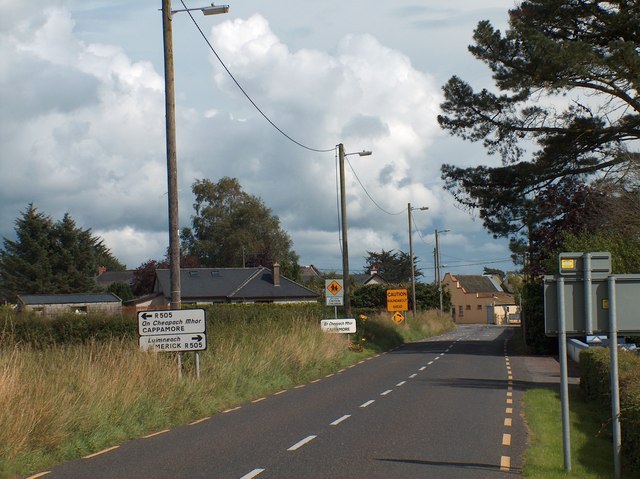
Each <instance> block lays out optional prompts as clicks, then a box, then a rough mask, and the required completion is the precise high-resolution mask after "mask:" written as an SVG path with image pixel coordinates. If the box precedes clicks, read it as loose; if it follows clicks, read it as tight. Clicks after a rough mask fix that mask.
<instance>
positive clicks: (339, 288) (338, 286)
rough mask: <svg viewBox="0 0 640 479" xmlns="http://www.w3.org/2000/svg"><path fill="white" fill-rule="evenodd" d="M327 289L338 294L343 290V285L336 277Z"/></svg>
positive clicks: (333, 293)
mask: <svg viewBox="0 0 640 479" xmlns="http://www.w3.org/2000/svg"><path fill="white" fill-rule="evenodd" d="M327 291H329V292H330V293H331V294H332V295H334V296H336V295H337V294H338V293H339V292H340V291H342V285H341V284H340V283H338V282H337V281H336V280H335V279H334V280H333V281H331V282H330V283H329V284H328V285H327Z"/></svg>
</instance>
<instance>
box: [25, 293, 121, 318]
mask: <svg viewBox="0 0 640 479" xmlns="http://www.w3.org/2000/svg"><path fill="white" fill-rule="evenodd" d="M18 309H19V310H20V311H32V312H34V313H36V314H40V315H42V316H44V317H51V316H56V315H59V314H63V313H75V314H88V313H97V312H102V313H107V314H120V313H121V312H122V300H121V299H120V298H119V297H118V296H116V295H115V294H113V293H82V294H81V293H75V294H21V295H18Z"/></svg>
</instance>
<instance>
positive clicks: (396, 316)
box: [391, 311, 404, 324]
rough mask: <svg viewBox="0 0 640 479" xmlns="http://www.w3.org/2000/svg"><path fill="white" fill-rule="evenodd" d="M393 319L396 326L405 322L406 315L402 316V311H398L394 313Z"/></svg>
mask: <svg viewBox="0 0 640 479" xmlns="http://www.w3.org/2000/svg"><path fill="white" fill-rule="evenodd" d="M391 319H392V320H393V322H395V323H396V324H400V323H401V322H402V321H404V314H402V313H401V312H400V311H396V312H395V313H393V316H391Z"/></svg>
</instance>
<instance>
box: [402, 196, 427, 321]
mask: <svg viewBox="0 0 640 479" xmlns="http://www.w3.org/2000/svg"><path fill="white" fill-rule="evenodd" d="M428 209H429V207H428V206H422V207H420V208H412V207H411V203H407V213H408V215H409V258H410V259H411V303H412V304H413V317H414V318H415V317H416V268H415V265H414V264H413V234H412V233H413V232H412V228H411V224H412V221H411V212H412V211H414V210H418V211H425V210H428Z"/></svg>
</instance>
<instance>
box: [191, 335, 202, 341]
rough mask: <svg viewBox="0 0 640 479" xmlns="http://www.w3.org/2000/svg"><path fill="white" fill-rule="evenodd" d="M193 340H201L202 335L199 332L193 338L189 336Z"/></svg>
mask: <svg viewBox="0 0 640 479" xmlns="http://www.w3.org/2000/svg"><path fill="white" fill-rule="evenodd" d="M191 339H192V340H193V341H202V336H200V335H199V334H198V335H197V336H196V337H195V338H191Z"/></svg>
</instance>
